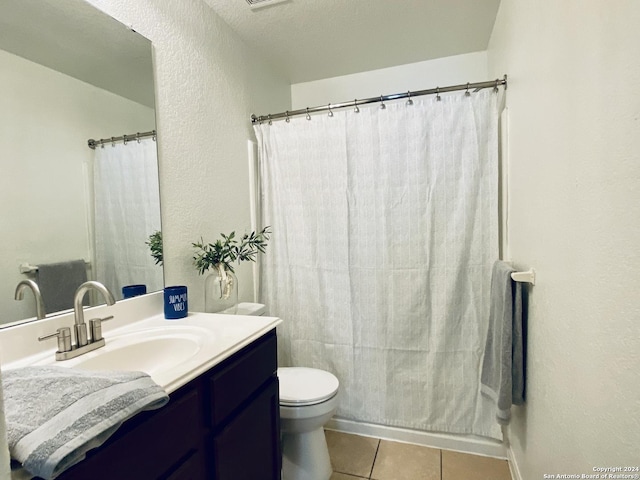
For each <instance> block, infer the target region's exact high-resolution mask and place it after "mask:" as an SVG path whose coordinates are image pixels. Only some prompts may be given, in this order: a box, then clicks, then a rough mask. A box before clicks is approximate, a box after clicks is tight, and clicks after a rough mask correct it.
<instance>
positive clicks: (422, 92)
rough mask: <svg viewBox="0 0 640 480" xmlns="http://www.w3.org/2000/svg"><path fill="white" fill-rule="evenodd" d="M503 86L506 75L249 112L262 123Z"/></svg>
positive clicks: (254, 121) (254, 120)
mask: <svg viewBox="0 0 640 480" xmlns="http://www.w3.org/2000/svg"><path fill="white" fill-rule="evenodd" d="M501 85H502V86H504V88H507V76H506V75H505V76H504V77H503V78H502V79H499V78H496V79H495V80H490V81H488V82H476V83H465V84H462V85H452V86H449V87H436V88H430V89H428V90H417V91H415V92H411V91H408V92H406V93H395V94H392V95H380V96H379V97H371V98H365V99H362V100H358V99H357V98H356V99H355V100H353V101H351V102H342V103H335V104H331V103H330V104H329V105H321V106H318V107H310V108H301V109H300V110H292V111H291V112H290V111H286V112H280V113H272V114H269V115H260V116H255V115H253V114H251V123H262V122H264V121H269V122H270V121H271V120H277V119H279V118H286V119H289V118H290V117H293V116H295V115H307V118H310V117H309V114H310V113H316V112H325V111H329V112H331V111H332V110H334V109H339V108H347V107H354V108H355V109H356V111H357V110H358V106H360V105H366V104H368V103H377V102H380V103H383V102H385V101H387V100H399V99H401V98H407V99H409V100H410V99H411V97H419V96H421V95H434V94H435V95H439V94H441V93H447V92H455V91H458V90H467V91H468V90H470V89H473V91H474V92H477V91H478V90H482V89H483V88H491V87H493V88H496V89H497V88H498V87H499V86H501Z"/></svg>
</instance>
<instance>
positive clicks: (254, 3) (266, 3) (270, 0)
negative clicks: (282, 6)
mask: <svg viewBox="0 0 640 480" xmlns="http://www.w3.org/2000/svg"><path fill="white" fill-rule="evenodd" d="M288 1H289V0H247V3H248V4H249V5H250V6H251V8H254V9H255V8H262V7H270V6H271V5H276V4H278V3H284V2H288Z"/></svg>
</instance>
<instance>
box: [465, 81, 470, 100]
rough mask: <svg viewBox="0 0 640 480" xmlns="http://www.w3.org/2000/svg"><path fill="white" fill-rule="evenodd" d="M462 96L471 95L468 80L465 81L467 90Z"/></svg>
mask: <svg viewBox="0 0 640 480" xmlns="http://www.w3.org/2000/svg"><path fill="white" fill-rule="evenodd" d="M464 96H465V97H470V96H471V92H470V91H469V82H467V90H466V91H465V92H464Z"/></svg>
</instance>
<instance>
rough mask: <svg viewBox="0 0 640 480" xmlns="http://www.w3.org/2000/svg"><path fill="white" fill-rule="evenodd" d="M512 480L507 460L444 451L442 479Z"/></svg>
mask: <svg viewBox="0 0 640 480" xmlns="http://www.w3.org/2000/svg"><path fill="white" fill-rule="evenodd" d="M488 479H491V480H511V473H510V472H509V465H508V463H507V461H506V460H500V459H497V458H490V457H482V456H479V455H469V454H467V453H460V452H451V451H448V450H443V451H442V480H488Z"/></svg>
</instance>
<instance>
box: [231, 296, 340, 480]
mask: <svg viewBox="0 0 640 480" xmlns="http://www.w3.org/2000/svg"><path fill="white" fill-rule="evenodd" d="M265 313H266V308H265V306H264V305H262V304H259V303H240V304H239V305H238V309H237V315H264V314H265ZM278 379H279V383H280V433H281V437H282V480H329V478H330V477H331V474H332V473H333V472H332V469H331V460H330V459H329V450H328V449H327V441H326V439H325V436H324V429H323V427H324V424H325V423H327V422H328V421H329V419H331V417H332V416H333V414H334V413H335V412H336V409H337V408H338V387H339V386H340V382H339V381H338V379H337V378H336V377H335V376H334V375H333V374H331V373H329V372H325V371H324V370H318V369H317V368H305V367H282V368H279V369H278Z"/></svg>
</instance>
